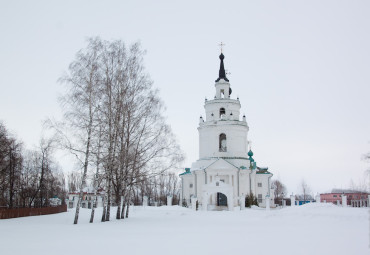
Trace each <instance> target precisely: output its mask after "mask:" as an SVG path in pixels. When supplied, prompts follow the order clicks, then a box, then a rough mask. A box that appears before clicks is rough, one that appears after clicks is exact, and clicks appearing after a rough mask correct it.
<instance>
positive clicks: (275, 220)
mask: <svg viewBox="0 0 370 255" xmlns="http://www.w3.org/2000/svg"><path fill="white" fill-rule="evenodd" d="M115 209H116V208H114V207H113V208H112V211H111V221H110V222H104V223H102V222H100V218H101V213H102V210H101V208H98V209H97V210H96V212H95V223H93V224H90V223H89V217H90V210H89V209H81V210H80V218H79V224H78V225H73V224H72V223H73V217H74V209H73V210H69V211H68V212H67V213H60V214H54V215H46V216H34V217H25V218H17V219H9V220H0V247H1V248H0V254H1V255H8V254H15V255H18V254H27V255H28V254H30V255H31V254H35V255H36V254H38V255H43V254H81V255H82V254H89V255H95V254H99V255H104V254H130V255H134V254H160V255H163V254H201V255H203V254H299V255H304V254H314V255H319V254H335V255H338V254H356V255H361V254H370V249H369V238H370V235H369V228H370V225H369V222H370V221H369V209H368V208H342V207H338V206H335V205H332V204H307V205H304V206H299V207H298V206H297V207H292V208H291V207H286V208H283V209H275V210H270V211H266V210H263V209H260V208H253V209H246V210H245V211H237V210H235V211H234V212H228V211H208V212H203V211H197V212H194V211H192V210H190V209H187V208H182V207H178V206H172V207H167V206H162V207H145V208H143V207H134V208H130V215H129V218H128V219H124V220H116V219H114V217H115V212H116V211H115ZM235 209H236V208H235Z"/></svg>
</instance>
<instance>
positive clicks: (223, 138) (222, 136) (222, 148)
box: [219, 133, 227, 152]
mask: <svg viewBox="0 0 370 255" xmlns="http://www.w3.org/2000/svg"><path fill="white" fill-rule="evenodd" d="M219 151H221V152H225V151H227V147H226V135H225V134H224V133H222V134H220V137H219Z"/></svg>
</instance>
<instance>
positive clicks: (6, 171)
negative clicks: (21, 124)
mask: <svg viewBox="0 0 370 255" xmlns="http://www.w3.org/2000/svg"><path fill="white" fill-rule="evenodd" d="M54 149H55V146H54V143H53V141H52V140H51V139H45V138H42V139H41V140H40V142H39V145H38V147H37V148H35V149H33V150H26V149H24V146H23V143H22V142H21V141H20V140H18V139H17V138H16V137H15V136H14V135H12V134H11V133H10V132H9V131H8V130H7V128H6V126H5V125H4V124H3V123H1V122H0V207H3V208H18V207H47V206H50V205H55V202H56V201H55V200H53V199H52V198H59V199H61V201H62V202H64V201H65V194H66V193H65V178H64V175H63V172H61V171H60V167H59V166H58V164H57V162H56V161H55V159H54V157H53V152H54Z"/></svg>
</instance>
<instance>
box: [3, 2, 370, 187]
mask: <svg viewBox="0 0 370 255" xmlns="http://www.w3.org/2000/svg"><path fill="white" fill-rule="evenodd" d="M0 3H1V7H0V37H1V40H0V86H1V87H0V88H1V90H0V120H2V121H3V122H4V123H5V124H6V126H7V127H8V128H9V129H10V130H11V131H12V132H13V133H14V134H16V135H17V137H18V138H20V139H21V140H23V141H24V143H25V146H26V147H28V148H32V146H34V145H35V144H37V142H38V140H39V138H40V134H41V132H42V126H41V122H42V120H43V119H45V118H46V117H55V118H60V115H61V114H60V112H61V111H60V107H59V105H58V102H57V98H58V95H59V94H60V93H62V92H63V88H62V86H61V85H60V84H58V83H57V79H58V78H59V77H60V76H61V75H62V73H63V71H66V70H67V68H68V65H69V63H70V62H71V61H72V60H73V59H74V56H75V54H76V52H77V51H78V50H79V49H81V48H83V47H85V46H86V38H87V37H90V36H100V37H102V38H103V39H107V40H111V39H122V40H124V41H125V42H127V43H132V42H135V41H138V40H139V41H141V43H142V46H143V48H144V49H146V50H147V55H146V58H145V65H146V67H147V70H148V72H149V73H150V75H151V77H152V79H153V80H154V83H155V87H156V88H158V89H159V90H160V95H161V97H162V98H163V100H164V102H165V104H166V106H167V111H166V113H165V115H166V116H167V119H168V123H169V124H170V125H171V126H172V128H173V131H174V133H175V134H176V136H177V138H178V141H179V143H180V145H181V147H182V149H183V150H184V152H185V153H186V161H185V163H184V167H186V166H188V167H189V166H190V165H191V162H193V161H195V160H197V158H198V131H197V126H198V120H199V116H200V115H203V116H204V108H203V104H204V99H205V97H207V98H209V99H211V98H213V96H214V94H215V89H214V81H215V79H216V78H217V77H218V68H219V59H218V55H219V53H220V50H219V46H218V44H219V43H220V42H221V41H222V42H224V43H225V44H226V46H225V48H224V54H225V68H226V69H227V70H229V71H230V72H231V75H230V76H229V77H228V78H229V80H230V83H231V87H232V89H233V94H232V97H234V98H236V97H237V96H239V98H240V101H241V104H242V111H241V112H242V113H245V114H246V116H247V122H248V124H249V127H250V131H249V137H248V139H249V140H252V142H253V151H254V153H255V157H254V158H255V160H256V161H257V164H258V165H260V166H268V167H269V169H270V171H271V172H272V173H273V174H274V177H276V178H279V179H280V180H281V181H282V182H283V183H285V184H286V185H287V186H288V190H289V192H298V191H299V187H298V186H299V183H300V182H301V181H302V179H303V178H304V179H305V180H306V182H307V183H308V185H309V186H310V187H311V189H312V191H313V192H315V193H316V192H323V191H328V190H330V189H331V188H346V187H348V186H349V183H350V180H351V179H353V181H354V182H359V181H360V180H363V178H364V175H363V173H364V172H365V170H366V169H368V168H369V167H370V166H369V164H368V163H366V162H364V161H363V160H362V156H363V154H365V153H368V152H370V101H369V98H370V72H369V70H370V50H369V45H370V35H369V34H370V33H369V31H370V15H369V13H370V1H366V0H363V1H356V0H351V1H339V0H333V1H324V0H317V1H296V0H290V1H276V0H271V1H229V0H228V1H214V0H212V1H199V0H198V1H158V0H157V1H137V0H136V1H108V0H104V1H91V0H88V1H87V0H86V1H66V0H63V1H6V0H1V1H0ZM58 160H59V161H60V162H61V164H62V165H63V166H65V170H66V171H69V170H71V169H70V166H69V165H68V164H67V163H66V162H65V161H67V159H66V158H65V157H60V158H59V159H58Z"/></svg>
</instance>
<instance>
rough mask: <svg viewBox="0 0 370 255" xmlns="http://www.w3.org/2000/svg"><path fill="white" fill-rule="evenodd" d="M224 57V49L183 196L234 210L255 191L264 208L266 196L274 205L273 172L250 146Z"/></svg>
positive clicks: (204, 206) (209, 207) (183, 176)
mask: <svg viewBox="0 0 370 255" xmlns="http://www.w3.org/2000/svg"><path fill="white" fill-rule="evenodd" d="M224 58H225V56H224V55H223V53H222V52H221V55H220V70H219V77H218V79H217V80H216V83H215V88H216V95H215V97H214V99H213V100H207V99H206V101H205V104H204V108H205V110H206V117H205V119H203V117H200V121H199V127H198V131H199V159H198V160H197V161H196V162H194V163H193V164H192V166H191V168H185V172H184V173H182V174H180V177H181V182H182V191H181V197H182V201H186V203H187V204H190V203H191V200H193V201H195V200H196V201H198V205H199V208H200V209H201V208H202V209H203V210H221V209H224V208H225V209H226V208H227V209H228V210H233V209H234V207H235V206H243V205H242V204H243V203H244V202H245V197H246V196H247V195H249V194H250V193H253V194H254V196H256V197H257V199H258V204H259V206H261V207H265V206H266V199H268V200H269V201H267V202H268V203H269V204H271V205H273V190H271V177H272V173H270V172H269V171H268V168H260V167H257V164H256V162H255V161H254V159H253V152H252V151H251V150H249V151H248V147H249V142H248V130H249V126H248V124H247V121H246V117H245V116H243V117H242V119H240V108H241V105H240V101H239V98H237V99H232V98H231V97H230V94H231V88H230V83H229V80H228V79H227V77H226V73H225V68H224V62H223V61H224Z"/></svg>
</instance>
